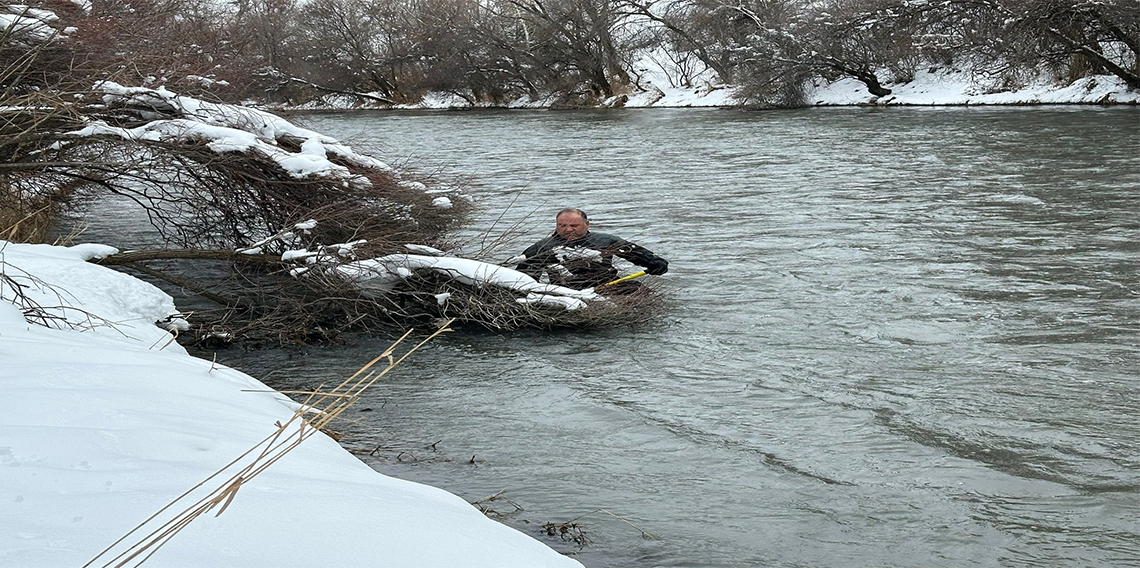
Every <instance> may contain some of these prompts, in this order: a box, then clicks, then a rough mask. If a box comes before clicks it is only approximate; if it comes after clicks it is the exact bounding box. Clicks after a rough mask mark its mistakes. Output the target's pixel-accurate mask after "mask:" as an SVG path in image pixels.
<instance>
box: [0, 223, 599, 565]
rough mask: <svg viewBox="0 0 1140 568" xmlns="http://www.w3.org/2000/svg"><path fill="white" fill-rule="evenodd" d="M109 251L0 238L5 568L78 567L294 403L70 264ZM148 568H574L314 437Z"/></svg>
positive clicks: (114, 285) (151, 296)
mask: <svg viewBox="0 0 1140 568" xmlns="http://www.w3.org/2000/svg"><path fill="white" fill-rule="evenodd" d="M109 252H111V251H110V250H109V247H101V246H97V245H80V246H78V247H70V248H65V247H52V246H47V245H23V244H14V243H5V242H4V241H0V260H2V261H3V264H0V268H2V269H3V273H4V275H6V276H7V277H8V278H11V279H13V280H15V281H17V282H19V283H21V284H23V285H25V286H26V287H25V288H24V289H23V290H24V297H25V298H26V299H25V300H21V299H19V298H17V297H16V296H17V295H16V294H15V291H14V290H13V288H12V286H11V285H10V284H11V283H10V282H9V281H5V282H4V285H3V287H0V297H2V298H3V301H0V381H2V384H3V385H4V386H5V394H6V395H7V398H8V400H9V404H8V405H7V408H6V409H5V412H4V413H2V414H0V468H3V471H4V475H3V482H2V483H0V503H3V509H4V514H3V515H0V565H3V566H5V567H12V568H23V567H27V568H43V567H47V566H81V565H83V564H84V563H85V562H87V561H88V560H90V559H92V558H93V557H95V556H96V554H98V553H99V552H100V551H101V550H102V549H103V548H104V547H106V546H109V545H111V544H112V543H113V542H114V541H115V540H116V539H118V538H119V537H120V536H122V535H124V534H126V533H127V532H128V531H129V530H131V529H132V528H134V527H135V525H137V524H138V523H140V522H142V521H143V520H144V519H146V518H147V517H148V516H150V515H151V514H153V513H155V512H157V511H158V510H159V509H160V508H162V507H163V506H164V505H166V504H167V503H168V502H169V501H170V500H172V499H173V498H174V497H176V496H178V495H180V494H181V493H182V492H184V491H186V490H188V489H190V488H191V487H193V486H194V485H195V484H196V483H198V482H200V481H202V480H203V479H205V478H206V477H207V476H209V475H210V474H212V473H214V472H215V471H216V470H218V469H219V468H221V467H222V466H224V465H225V464H227V463H229V462H230V461H231V460H233V459H234V458H236V457H238V456H239V455H241V454H242V453H243V452H245V451H246V450H248V449H249V448H251V447H252V446H254V444H256V443H257V442H259V441H260V440H262V439H263V438H264V437H265V436H266V435H267V434H269V433H272V432H273V431H274V430H275V422H277V421H281V422H285V421H287V420H288V419H289V417H290V416H292V414H293V409H294V408H295V407H296V405H295V404H294V403H292V402H291V401H289V400H288V399H286V398H285V397H284V396H283V395H280V394H278V393H275V392H272V391H269V389H268V388H267V387H265V385H263V384H262V383H260V382H259V381H257V380H256V379H253V378H252V377H249V376H248V375H245V374H243V373H240V372H238V371H235V370H233V369H230V368H227V367H224V366H220V365H217V364H212V363H211V362H210V361H205V360H202V359H197V358H194V357H190V356H189V355H187V354H186V352H185V351H184V350H183V349H182V348H181V347H179V346H178V345H177V344H174V343H170V342H169V341H168V339H169V335H168V334H167V333H166V332H165V331H163V330H162V329H159V328H158V327H156V326H154V325H153V324H152V323H151V322H153V321H154V320H156V319H160V318H163V317H165V316H167V315H169V314H171V313H173V312H174V304H173V302H172V301H171V299H170V297H169V296H167V295H166V294H164V293H163V292H161V291H160V290H158V289H157V288H154V287H153V286H151V285H149V284H147V283H144V282H142V281H139V280H137V279H135V278H132V277H130V276H128V275H125V274H121V273H118V272H115V271H112V270H110V269H107V268H104V267H101V266H97V265H93V264H89V263H87V262H85V259H87V258H93V257H96V256H99V255H103V254H108V253H109ZM49 285H50V286H49ZM31 301H34V302H36V303H38V304H40V305H41V306H44V307H48V306H60V305H64V304H68V305H73V306H76V307H77V308H79V309H82V310H83V311H84V312H85V313H90V314H96V315H98V316H100V317H101V318H103V319H88V318H85V317H78V316H77V314H80V312H76V311H71V310H68V311H66V312H61V313H66V315H67V316H68V319H69V320H72V321H76V322H79V323H81V324H82V325H81V327H82V328H83V329H82V330H77V329H70V328H63V329H52V328H48V327H43V326H39V325H32V324H29V323H27V322H26V320H25V316H24V313H22V312H21V308H20V307H17V304H20V303H22V304H23V305H22V306H21V307H24V308H27V307H28V306H29V305H30V303H29V302H31ZM105 323H113V324H114V325H113V326H112V325H104V324H105ZM362 363H363V362H362ZM345 371H346V376H347V375H348V374H350V373H351V372H352V371H355V369H346V370H345ZM407 371H408V369H407V367H404V368H403V369H400V368H398V369H396V370H395V372H407ZM254 391H261V392H254ZM266 391H268V392H266ZM206 487H207V488H212V487H210V486H209V485H207V486H206ZM179 510H180V509H179ZM176 512H178V511H171V512H168V513H166V514H167V515H168V516H173V514H175V513H176ZM160 519H161V520H164V519H165V518H164V517H161V516H160ZM98 565H102V563H100V564H98ZM132 565H133V564H132ZM148 565H155V566H168V567H171V566H172V567H180V566H185V567H202V566H210V567H222V568H224V567H233V568H239V567H240V568H245V567H251V566H273V567H288V566H298V567H299V566H313V565H317V566H391V567H416V568H428V567H439V568H452V567H457V566H463V567H470V568H479V567H486V568H510V567H518V568H542V567H565V568H570V567H574V566H577V567H579V568H581V564H579V563H578V562H576V561H574V560H572V559H569V558H566V557H564V556H562V555H560V554H558V553H556V552H554V551H553V550H551V549H550V548H548V547H547V546H546V545H544V544H542V543H541V542H539V541H537V540H535V539H533V538H530V537H529V536H526V535H524V534H522V533H520V532H518V531H515V530H514V529H511V528H509V527H507V526H505V525H502V524H500V523H497V522H495V521H492V520H490V519H488V518H486V517H485V516H484V515H483V514H482V513H480V512H479V511H478V510H477V509H476V508H474V507H472V506H471V505H470V504H468V503H467V502H466V501H464V500H463V499H461V498H459V497H456V496H454V495H452V494H450V493H447V492H445V491H442V490H439V489H435V488H432V487H428V486H424V485H420V484H416V483H411V482H406V481H401V480H397V479H393V478H389V477H386V476H384V475H381V474H379V473H377V472H375V471H373V470H372V469H371V468H369V467H368V466H367V465H365V464H364V463H362V462H361V461H359V460H358V459H356V458H355V457H354V456H352V455H351V454H349V453H348V452H347V451H345V450H344V449H342V448H341V447H340V446H339V445H338V444H337V443H336V442H335V441H333V440H332V439H330V438H328V437H327V436H324V435H322V434H318V435H316V436H314V437H312V438H311V439H309V440H307V441H305V442H304V443H303V444H301V445H300V446H299V447H298V448H296V449H295V450H294V451H292V452H291V453H289V454H288V455H287V456H285V457H284V458H283V459H281V460H280V461H279V462H277V463H275V464H274V465H273V466H272V467H270V468H269V469H268V470H266V471H265V473H263V474H261V475H260V476H258V477H256V478H255V479H253V480H252V481H250V482H249V483H247V484H245V485H243V486H242V487H241V489H240V491H238V493H237V494H236V497H235V499H234V500H233V502H232V503H231V504H230V505H229V507H228V508H227V509H226V510H225V511H224V512H223V513H222V514H221V515H220V516H217V517H215V516H214V515H213V512H211V513H210V514H208V515H204V516H202V517H201V518H198V519H197V520H195V521H194V522H192V523H190V524H189V525H188V526H187V528H186V529H185V530H183V531H182V532H181V533H179V534H177V535H176V536H175V537H174V538H173V539H172V540H171V541H170V542H169V543H168V544H167V545H166V546H165V547H164V548H162V549H161V550H159V551H158V552H157V554H156V555H155V556H154V558H153V559H152V560H151V561H150V562H148Z"/></svg>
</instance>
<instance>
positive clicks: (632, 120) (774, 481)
mask: <svg viewBox="0 0 1140 568" xmlns="http://www.w3.org/2000/svg"><path fill="white" fill-rule="evenodd" d="M298 118H300V119H301V120H303V122H304V123H305V124H306V125H307V126H309V127H311V128H314V129H316V130H318V131H322V132H325V133H328V134H330V135H333V136H336V137H339V138H342V139H345V140H348V141H350V143H351V144H352V145H353V146H354V148H356V149H358V150H367V151H371V152H376V153H379V154H380V155H381V156H383V157H385V158H386V159H388V160H390V161H393V162H395V161H401V160H403V159H405V158H409V157H410V159H411V162H412V163H414V164H416V165H417V166H419V167H420V168H422V169H424V170H426V171H435V170H439V171H442V172H444V173H458V174H462V175H469V176H473V177H474V182H475V186H474V187H473V188H472V190H471V193H472V195H473V196H474V197H475V198H476V200H477V204H478V205H479V207H480V211H479V213H478V214H477V215H476V217H475V220H474V221H473V222H472V224H471V227H472V231H475V232H477V231H483V230H487V229H488V228H490V227H492V225H493V224H494V229H492V230H491V231H490V232H491V234H492V235H496V234H499V233H501V232H503V231H505V230H507V229H508V228H510V227H511V226H512V225H514V224H516V223H519V229H520V230H522V231H523V232H525V233H526V235H525V236H524V237H521V238H519V239H518V240H517V241H516V242H517V243H518V247H517V248H518V249H521V248H523V247H524V246H525V245H526V244H529V242H531V241H532V240H534V239H536V238H538V237H539V236H541V235H542V234H544V233H546V232H547V231H548V230H549V229H551V228H552V227H551V226H552V222H551V220H550V219H548V217H550V216H551V215H552V214H553V212H554V211H556V210H558V209H559V208H562V207H567V206H572V207H581V208H583V209H586V210H587V211H588V212H590V213H591V217H592V220H593V222H594V223H593V228H594V229H595V230H600V231H604V232H612V233H615V234H618V235H621V236H624V237H626V238H629V239H631V240H634V241H636V242H639V243H640V244H643V245H645V246H647V247H648V248H650V249H652V250H654V251H655V252H657V253H659V254H661V255H662V256H665V257H666V258H668V259H669V260H670V261H671V265H670V267H671V269H670V272H669V274H668V275H667V276H665V277H664V282H666V283H667V284H668V285H669V287H670V288H671V289H672V290H673V294H674V297H675V300H676V305H675V306H674V308H673V309H672V311H671V312H670V313H669V314H668V315H667V316H665V317H663V318H661V319H660V320H659V321H655V322H652V323H649V324H645V325H641V326H638V327H635V328H633V329H629V328H618V329H602V330H593V331H579V332H555V333H533V332H518V333H465V334H452V335H450V336H447V337H444V338H442V339H440V340H438V341H436V342H435V343H433V344H431V345H429V346H428V347H426V348H425V349H424V350H423V351H422V352H421V353H419V354H417V355H415V356H414V358H413V359H412V360H411V361H409V362H408V363H406V364H405V365H404V366H403V367H402V368H399V369H398V370H397V371H396V372H394V373H393V374H392V375H391V376H390V377H389V378H387V379H386V380H385V381H384V382H383V383H382V384H381V385H379V386H378V387H377V388H376V389H375V392H374V393H373V394H372V395H371V398H370V399H368V400H366V401H364V402H362V403H361V405H360V406H359V409H358V410H357V411H354V412H353V413H352V414H351V416H350V419H351V420H352V421H353V422H351V423H348V424H345V425H344V426H343V430H344V434H345V437H344V439H343V440H342V443H344V444H345V445H346V446H348V447H349V448H352V449H354V450H355V451H357V452H358V454H359V455H360V457H361V459H363V460H365V461H366V462H367V463H369V464H370V465H371V466H372V467H374V468H375V469H377V470H379V471H381V472H383V473H385V474H388V475H391V476H395V477H399V478H404V479H410V480H414V481H420V482H424V483H428V484H431V485H435V486H438V487H442V488H445V489H447V490H449V491H451V492H453V493H456V494H458V495H460V496H462V497H464V498H466V499H467V500H469V501H475V500H477V499H480V498H483V497H487V496H489V495H492V494H496V493H498V492H500V491H504V493H503V494H502V495H501V497H500V498H499V499H496V500H494V501H491V502H489V503H487V505H488V506H490V507H491V508H493V509H495V510H496V511H498V512H501V513H508V512H511V511H514V510H515V508H516V507H515V505H513V504H517V506H519V507H521V508H522V510H520V511H516V512H514V514H513V515H510V516H509V517H507V518H506V520H505V522H507V523H508V524H510V525H511V526H514V527H516V528H518V529H519V530H522V531H525V532H528V533H530V534H533V535H535V536H536V537H538V538H540V539H543V540H544V541H545V542H547V543H549V544H550V545H551V546H553V547H555V548H556V549H558V550H560V551H563V552H565V553H568V554H572V555H574V556H575V557H576V558H578V559H579V560H580V561H581V562H582V563H583V564H584V565H585V566H587V567H588V568H602V567H621V568H644V567H653V566H662V567H700V568H714V567H715V568H736V567H832V566H836V567H837V566H867V567H871V566H874V567H913V566H945V567H962V566H1002V567H1005V566H1026V567H1030V566H1032V567H1040V566H1064V567H1077V566H1088V567H1109V566H1119V567H1125V566H1137V565H1140V520H1138V519H1140V449H1138V448H1140V397H1138V388H1140V371H1138V370H1140V347H1138V345H1140V109H1136V108H1107V109H1106V108H1088V107H1081V108H1073V107H1045V108H996V109H979V108H915V109H814V110H804V111H781V112H737V111H724V110H699V109H680V110H625V111H604V112H593V111H583V112H541V111H536V112H530V111H512V112H430V113H343V114H312V115H304V116H302V117H298ZM533 211H536V212H535V213H534V214H533V216H531V217H529V218H528V217H527V215H528V214H530V213H531V212H533ZM500 217H501V219H500ZM496 222H497V224H496ZM515 252H517V251H515V250H503V252H502V258H503V259H505V258H507V257H508V256H510V255H511V254H513V253H515ZM384 345H385V342H384V341H383V340H381V339H375V340H369V339H367V338H362V339H361V341H360V342H359V343H358V344H357V345H353V346H349V347H336V348H307V349H298V350H277V351H268V352H260V353H237V352H224V351H223V352H220V353H219V354H218V356H219V360H220V361H225V362H227V363H230V364H232V365H234V366H237V367H239V368H241V369H243V370H246V371H248V372H250V373H251V374H253V375H254V376H258V377H260V378H263V379H264V380H266V381H267V382H269V383H270V384H273V385H274V386H277V387H278V388H292V387H313V386H316V385H318V384H321V383H329V382H333V381H335V380H338V379H339V378H341V377H344V376H346V375H347V374H348V373H351V372H352V371H354V370H355V369H356V368H358V367H359V366H360V365H361V364H363V363H364V362H366V361H367V360H368V359H370V358H371V357H372V356H374V355H375V354H376V353H378V352H379V351H380V350H381V349H382V348H383V347H384ZM508 500H509V501H508ZM512 503H513V504H512ZM599 509H602V510H604V512H601V511H598V510H599ZM583 515H585V516H583ZM570 521H573V522H574V523H575V524H576V525H578V527H579V528H581V529H583V530H584V531H585V536H586V537H587V538H588V542H587V543H585V545H584V546H582V545H580V543H576V542H573V541H569V540H563V539H561V538H559V537H558V536H552V537H551V536H546V534H545V533H544V531H543V530H542V528H541V525H543V524H545V523H556V524H558V523H566V522H570ZM631 525H633V526H631ZM635 526H636V528H635ZM362 530H365V531H367V530H368V527H362ZM376 530H383V528H381V527H377V528H376ZM643 532H644V533H648V534H649V535H651V538H643ZM574 534H577V533H574Z"/></svg>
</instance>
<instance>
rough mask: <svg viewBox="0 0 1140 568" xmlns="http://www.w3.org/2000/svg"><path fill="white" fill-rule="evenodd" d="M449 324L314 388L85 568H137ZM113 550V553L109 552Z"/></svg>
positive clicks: (221, 509)
mask: <svg viewBox="0 0 1140 568" xmlns="http://www.w3.org/2000/svg"><path fill="white" fill-rule="evenodd" d="M450 323H451V322H450V321H449V322H446V323H445V324H444V325H443V326H440V328H439V329H437V330H436V331H435V332H434V333H432V334H431V335H429V336H428V337H427V338H425V339H424V340H422V341H420V342H419V343H417V344H416V345H415V346H414V347H412V348H411V349H409V350H408V351H407V352H405V353H404V354H403V355H401V356H400V357H399V358H398V359H397V358H395V357H394V353H395V350H396V348H397V347H398V346H399V345H400V344H401V343H402V342H403V341H404V340H406V339H407V338H408V336H409V335H411V333H412V332H411V331H408V332H407V333H405V334H404V335H403V336H402V337H400V338H399V339H398V340H397V341H396V342H394V343H393V344H392V345H391V346H390V347H388V349H386V350H385V351H384V352H383V353H381V354H380V355H379V356H377V357H376V358H375V359H373V360H372V361H369V362H368V364H367V365H365V366H363V367H361V368H360V370H358V371H357V372H356V373H354V374H353V375H352V376H350V377H348V378H347V379H345V380H344V381H342V382H341V383H340V384H339V385H337V386H336V387H334V388H332V389H330V390H321V389H318V390H317V391H314V392H313V393H312V394H310V395H309V397H308V398H307V399H306V400H305V402H304V403H303V404H302V405H301V407H300V408H298V409H297V410H296V411H295V412H294V413H293V415H292V416H291V417H290V418H289V420H288V421H287V422H285V423H284V424H282V423H280V422H278V423H277V429H276V430H275V431H273V432H272V433H270V434H269V435H268V436H266V437H265V438H264V439H262V440H261V441H260V442H258V443H257V444H255V445H254V446H253V447H251V448H250V449H249V450H246V452H245V453H243V454H242V455H240V456H238V457H237V458H235V459H234V460H233V461H231V462H229V463H228V464H226V465H225V466H223V467H222V468H221V469H219V470H217V471H215V472H214V473H213V474H211V475H210V476H208V477H207V478H206V479H204V480H202V481H201V482H199V483H198V484H197V485H195V486H194V487H191V488H190V489H188V490H187V491H186V492H184V493H183V494H181V495H179V496H178V497H176V498H175V499H174V500H172V501H171V502H170V503H168V504H167V505H166V506H164V507H163V508H161V509H159V510H158V511H157V512H155V513H154V514H153V515H151V516H150V517H148V518H147V519H146V520H144V521H143V522H141V523H139V524H138V525H137V526H135V528H133V529H131V530H130V531H129V532H127V533H126V534H124V535H123V536H122V537H121V538H119V539H118V540H116V541H115V542H114V543H112V544H111V545H110V546H108V547H107V548H105V549H103V550H102V551H101V552H99V554H97V555H96V556H95V557H94V558H92V559H91V560H89V561H88V562H87V563H86V564H84V565H83V566H84V568H87V567H91V566H100V567H102V568H110V567H114V568H120V567H125V566H139V565H141V564H143V563H144V562H146V561H147V560H148V559H149V558H151V556H152V555H154V553H155V552H157V551H158V550H159V549H160V548H161V547H162V546H163V545H164V544H166V543H167V542H169V540H170V539H171V538H173V537H174V536H175V535H177V534H178V532H179V531H181V530H182V529H183V528H185V527H186V526H187V525H189V524H190V523H191V522H192V521H194V520H195V519H197V518H198V517H199V516H201V515H203V514H205V513H207V512H209V511H211V510H213V509H214V508H218V511H217V513H215V516H217V515H220V514H222V513H223V512H224V511H225V510H226V508H228V507H229V506H230V504H231V503H232V502H233V500H234V498H235V497H236V495H237V493H238V491H239V490H240V489H241V487H242V486H243V485H244V484H246V483H248V482H249V481H250V480H251V479H253V478H255V477H257V476H258V475H259V474H261V473H262V472H263V471H265V470H266V469H267V468H269V467H270V466H271V465H273V464H274V463H276V462H277V460H279V459H281V458H282V457H284V456H285V455H286V454H288V453H289V452H290V451H292V450H293V449H294V448H296V447H297V446H298V445H300V444H301V442H303V441H305V440H307V439H308V438H310V437H311V436H313V435H314V434H316V433H317V432H319V431H321V430H322V429H324V428H326V427H327V426H328V424H329V423H330V422H332V421H333V420H335V419H336V418H337V417H338V416H340V414H341V413H342V412H344V411H345V410H347V409H348V408H349V407H350V406H352V405H353V404H354V403H355V402H356V401H357V400H359V398H360V395H361V394H362V393H363V392H364V391H366V390H367V389H368V388H369V387H371V386H372V385H374V384H375V383H376V381H378V380H380V378H382V377H383V376H385V375H386V374H388V372H389V371H391V370H392V369H393V368H395V367H396V366H397V365H399V364H400V363H401V362H403V361H404V360H405V359H407V357H408V356H410V355H411V354H412V353H414V352H415V351H416V350H418V349H419V348H420V347H422V346H423V345H424V344H426V343H427V342H428V341H431V340H432V339H434V338H435V337H436V336H438V335H439V334H441V333H444V332H446V331H450V329H449V328H448V327H447V325H448V324H450ZM385 360H386V361H387V365H386V366H385V367H384V368H383V369H381V370H379V371H376V370H373V369H372V367H373V366H375V365H376V364H377V363H379V362H380V361H385ZM310 415H311V417H310ZM235 468H236V471H235ZM227 472H230V473H229V474H228V477H226V478H225V479H224V480H223V481H221V482H220V483H218V484H217V485H216V486H215V487H214V488H213V489H212V490H210V491H209V492H208V493H207V494H206V495H205V496H202V497H200V498H198V499H197V500H196V501H194V502H193V503H192V504H190V505H185V503H186V502H187V501H188V500H189V499H191V498H193V497H192V495H194V494H195V493H197V492H199V490H200V489H202V488H204V487H206V486H207V485H208V484H210V483H211V482H212V481H213V480H216V479H217V478H219V477H222V476H224V475H226V474H227ZM179 505H185V506H184V508H183V509H182V510H181V511H180V512H178V513H177V514H175V515H174V516H173V517H172V518H170V519H169V520H167V521H165V522H163V523H162V524H161V525H159V526H158V527H157V528H154V529H153V530H151V531H150V532H149V533H147V534H146V535H145V536H142V537H141V538H138V539H137V540H134V541H133V542H132V543H131V544H129V545H125V543H126V542H128V539H131V538H132V536H133V535H137V534H139V533H140V532H141V531H143V530H145V529H146V528H148V527H149V526H150V525H152V524H153V523H154V522H157V519H158V518H159V517H160V516H161V515H162V514H163V513H164V512H166V511H168V510H171V509H173V508H174V507H176V506H179ZM219 505H220V507H219ZM116 551H117V553H116ZM112 554H114V555H113V556H112Z"/></svg>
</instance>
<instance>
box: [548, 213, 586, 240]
mask: <svg viewBox="0 0 1140 568" xmlns="http://www.w3.org/2000/svg"><path fill="white" fill-rule="evenodd" d="M555 222H556V223H557V226H556V227H555V229H554V231H555V232H556V233H558V236H560V237H562V238H564V239H567V240H574V239H580V238H582V237H584V236H586V232H587V231H589V230H590V222H589V221H587V220H585V219H583V218H582V216H581V215H579V214H577V213H563V214H561V215H559V216H558V218H557V219H555Z"/></svg>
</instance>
